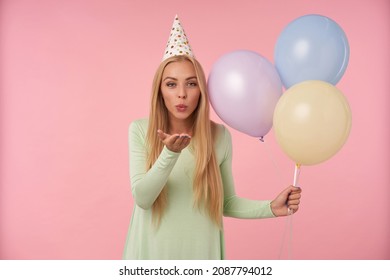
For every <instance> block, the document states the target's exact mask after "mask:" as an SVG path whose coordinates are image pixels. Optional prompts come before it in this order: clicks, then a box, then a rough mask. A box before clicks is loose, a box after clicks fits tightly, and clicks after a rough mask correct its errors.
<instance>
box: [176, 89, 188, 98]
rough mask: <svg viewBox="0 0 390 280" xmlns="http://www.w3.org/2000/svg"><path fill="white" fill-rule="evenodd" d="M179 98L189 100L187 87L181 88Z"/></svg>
mask: <svg viewBox="0 0 390 280" xmlns="http://www.w3.org/2000/svg"><path fill="white" fill-rule="evenodd" d="M178 97H179V98H181V99H186V98H187V91H186V88H185V86H181V87H180V89H179V94H178Z"/></svg>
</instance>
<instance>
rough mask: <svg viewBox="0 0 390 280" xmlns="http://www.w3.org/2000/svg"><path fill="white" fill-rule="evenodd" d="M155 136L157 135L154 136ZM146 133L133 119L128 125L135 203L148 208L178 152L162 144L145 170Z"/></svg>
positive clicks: (172, 165)
mask: <svg viewBox="0 0 390 280" xmlns="http://www.w3.org/2000/svg"><path fill="white" fill-rule="evenodd" d="M156 137H157V136H156ZM145 139H146V134H145V131H144V130H142V128H141V127H140V124H139V123H138V122H137V121H135V122H132V123H131V124H130V127H129V154H130V155H129V157H130V182H131V191H132V194H133V197H134V200H135V203H136V204H137V205H138V206H139V207H141V208H143V209H149V208H151V207H152V205H153V202H154V201H155V200H156V198H157V197H158V195H159V194H160V192H161V191H162V189H163V188H164V186H165V184H166V183H167V181H168V177H169V174H170V173H171V171H172V169H173V167H174V166H175V163H176V161H177V159H178V158H179V155H180V153H175V152H172V151H170V150H169V149H168V148H167V147H166V146H164V148H163V150H162V151H161V154H160V156H159V157H158V158H157V160H156V162H155V163H154V164H153V166H152V168H150V169H149V170H148V171H146V144H145V143H146V141H145Z"/></svg>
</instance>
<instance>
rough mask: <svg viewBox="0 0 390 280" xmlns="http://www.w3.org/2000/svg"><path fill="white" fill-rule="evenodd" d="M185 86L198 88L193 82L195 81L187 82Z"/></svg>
mask: <svg viewBox="0 0 390 280" xmlns="http://www.w3.org/2000/svg"><path fill="white" fill-rule="evenodd" d="M187 85H188V86H189V87H197V86H198V83H197V82H195V81H189V82H188V83H187Z"/></svg>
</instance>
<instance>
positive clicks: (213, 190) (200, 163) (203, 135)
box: [146, 56, 223, 227]
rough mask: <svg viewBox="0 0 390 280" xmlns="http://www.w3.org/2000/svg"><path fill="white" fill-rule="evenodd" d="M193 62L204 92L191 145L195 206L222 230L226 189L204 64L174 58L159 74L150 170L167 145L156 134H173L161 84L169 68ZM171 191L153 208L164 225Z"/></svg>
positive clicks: (155, 85) (148, 139)
mask: <svg viewBox="0 0 390 280" xmlns="http://www.w3.org/2000/svg"><path fill="white" fill-rule="evenodd" d="M184 60H188V61H190V62H191V63H192V64H193V66H194V68H195V72H196V76H197V79H198V84H199V88H200V92H201V94H200V98H199V103H198V106H197V108H196V109H195V111H194V113H193V114H194V115H193V117H194V118H193V119H194V128H193V136H192V140H191V145H192V147H193V149H192V151H193V153H194V156H195V161H196V164H195V171H194V183H193V191H194V205H196V206H198V207H199V208H200V209H202V208H205V209H207V211H208V214H209V216H210V218H211V219H212V220H213V221H214V222H215V223H216V224H217V225H218V226H219V227H221V226H222V211H223V188H222V179H221V174H220V171H219V166H218V163H217V159H216V155H215V148H214V139H215V137H216V135H215V134H216V125H215V124H214V123H213V122H211V121H210V117H209V114H210V113H209V111H210V109H209V99H208V93H207V86H206V78H205V75H204V72H203V69H202V66H201V65H200V63H199V62H198V61H197V60H196V59H194V58H192V57H188V56H173V57H171V58H168V59H166V60H164V61H163V62H162V63H161V64H160V66H159V68H158V69H157V71H156V74H155V76H154V80H153V86H152V98H151V109H150V115H149V126H148V132H147V135H146V144H147V149H148V153H147V162H146V165H147V166H146V168H147V169H148V170H149V169H150V168H151V167H152V165H153V164H154V162H155V161H156V160H157V158H158V156H159V155H160V153H161V151H162V149H163V147H164V145H163V143H162V142H161V140H160V139H159V138H158V137H157V135H156V131H157V130H158V129H161V130H162V131H165V132H166V131H169V127H168V124H169V122H168V110H167V108H166V106H165V104H164V100H163V98H162V94H161V90H160V87H161V80H162V75H163V72H164V69H165V67H166V66H167V65H168V64H169V63H172V62H177V61H184ZM167 195H168V194H167V188H166V187H164V188H163V190H162V191H161V193H160V195H159V196H158V197H157V199H156V200H155V201H154V203H153V206H152V211H153V219H154V220H155V221H156V222H157V224H158V223H159V222H160V220H161V217H162V215H163V212H164V209H165V208H166V206H167Z"/></svg>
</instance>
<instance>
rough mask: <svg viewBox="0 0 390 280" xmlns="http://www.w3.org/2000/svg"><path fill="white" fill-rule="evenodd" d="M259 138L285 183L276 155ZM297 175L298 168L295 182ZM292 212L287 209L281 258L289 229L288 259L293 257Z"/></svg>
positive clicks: (282, 182) (278, 174)
mask: <svg viewBox="0 0 390 280" xmlns="http://www.w3.org/2000/svg"><path fill="white" fill-rule="evenodd" d="M259 140H260V141H261V142H263V143H264V146H265V150H266V154H267V157H268V159H269V160H270V161H271V162H272V164H273V166H274V169H275V172H276V176H277V177H278V179H279V181H280V184H281V185H284V184H285V182H286V180H284V179H285V176H284V174H283V173H282V170H281V168H280V167H279V165H278V163H277V162H276V160H275V158H274V156H273V155H272V152H271V151H270V150H269V147H268V145H267V143H266V142H265V141H264V139H259ZM297 175H298V176H297ZM297 177H299V169H298V171H297V170H296V174H295V175H294V182H296V178H297ZM292 214H293V211H292V210H291V209H290V208H288V209H287V217H286V218H285V219H286V224H285V229H284V231H283V237H282V244H281V247H280V251H279V259H282V254H283V250H284V246H285V242H286V234H287V232H288V231H289V238H288V243H287V257H288V259H291V258H292V216H293V215H292Z"/></svg>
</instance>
